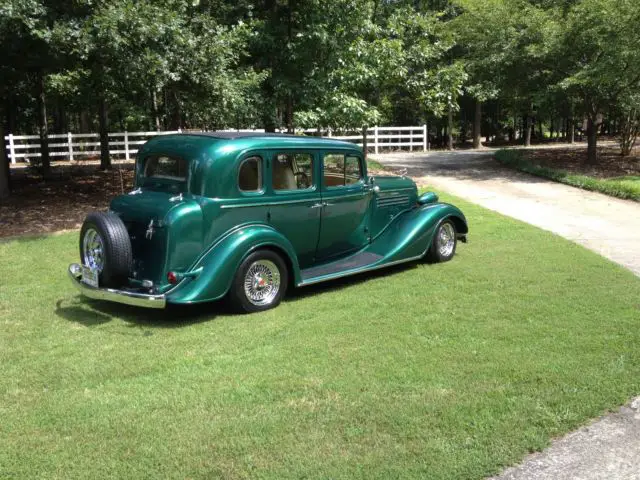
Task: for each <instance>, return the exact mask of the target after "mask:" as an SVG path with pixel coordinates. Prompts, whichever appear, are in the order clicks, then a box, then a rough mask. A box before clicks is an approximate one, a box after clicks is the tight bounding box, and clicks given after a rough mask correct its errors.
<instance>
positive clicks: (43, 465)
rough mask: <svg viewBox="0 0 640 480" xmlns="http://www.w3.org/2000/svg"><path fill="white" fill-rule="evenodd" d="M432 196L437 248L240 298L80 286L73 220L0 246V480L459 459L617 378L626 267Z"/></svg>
mask: <svg viewBox="0 0 640 480" xmlns="http://www.w3.org/2000/svg"><path fill="white" fill-rule="evenodd" d="M442 197H444V199H445V200H451V199H450V197H448V196H446V195H442ZM454 201H455V203H456V204H458V205H459V206H460V207H461V208H462V209H463V210H464V212H465V213H466V214H467V216H468V218H469V223H470V228H471V233H470V243H469V244H467V245H460V246H459V250H458V254H457V256H456V257H455V258H454V260H453V261H452V262H449V263H446V264H438V265H427V264H413V265H410V266H405V267H402V268H395V269H393V270H392V271H387V272H380V273H378V274H376V275H369V276H363V277H356V278H350V279H349V280H344V281H341V282H337V283H336V282H334V283H330V284H324V285H320V286H317V287H313V288H312V287H310V288H307V289H301V290H298V291H297V293H296V295H294V296H290V297H289V298H288V299H287V300H286V301H285V302H284V303H283V304H282V305H281V306H280V307H279V308H277V309H275V310H271V311H268V312H264V313H260V314H254V315H244V316H236V315H231V314H228V313H226V310H225V308H224V307H223V306H221V305H220V304H213V305H206V306H204V307H198V308H189V309H170V310H168V311H166V312H165V313H163V312H157V311H146V310H137V309H135V308H128V307H124V306H117V305H113V304H104V303H98V302H92V303H90V302H89V301H87V300H83V299H82V298H80V297H79V296H77V295H76V293H75V291H74V290H73V287H72V286H71V285H70V284H69V281H68V280H67V277H66V267H67V265H68V264H69V263H70V262H72V261H76V260H77V255H78V254H77V234H76V233H68V234H62V235H54V236H49V237H46V238H41V239H33V238H31V239H24V240H20V241H11V242H5V243H0V272H1V273H2V277H1V279H0V332H1V333H0V478H60V479H68V478H104V477H111V478H136V479H141V478H153V479H155V478H217V477H221V478H249V477H251V478H273V479H282V478H345V479H352V478H363V479H371V478H382V479H387V478H400V477H401V478H442V479H454V478H464V479H468V478H481V477H483V476H485V475H489V474H492V473H495V472H498V471H499V470H500V469H501V468H502V467H503V466H506V465H509V464H512V463H513V462H518V461H519V460H521V459H522V458H523V456H524V455H525V454H526V453H527V452H531V451H534V450H539V449H542V448H543V447H545V446H546V445H548V444H549V441H550V439H551V438H553V437H555V436H558V435H562V434H564V433H566V432H567V431H569V430H572V429H574V428H576V427H578V426H579V425H581V424H584V423H585V422H587V421H588V419H591V418H594V417H596V416H598V415H600V414H602V413H604V412H606V411H607V410H609V409H613V408H615V407H617V406H618V405H620V404H622V403H624V402H625V401H627V400H628V399H629V398H630V397H631V396H633V395H636V394H638V393H639V392H640V349H639V348H638V345H640V328H639V327H640V279H638V278H636V277H634V276H633V275H632V274H631V273H630V272H628V271H626V270H624V269H622V268H620V267H618V266H616V265H614V264H612V263H610V262H609V261H607V260H605V259H603V258H601V257H599V256H597V255H595V254H593V253H591V252H589V251H587V250H585V249H584V248H582V247H580V246H577V245H574V244H572V243H569V242H567V241H565V240H563V239H561V238H559V237H556V236H554V235H552V234H550V233H547V232H544V231H541V230H538V229H536V228H533V227H531V226H528V225H525V224H523V223H520V222H517V221H514V220H510V219H507V218H505V217H502V216H500V215H497V214H495V213H492V212H489V211H487V210H484V209H482V208H480V207H477V206H474V205H471V204H469V203H466V202H464V201H461V200H457V199H454Z"/></svg>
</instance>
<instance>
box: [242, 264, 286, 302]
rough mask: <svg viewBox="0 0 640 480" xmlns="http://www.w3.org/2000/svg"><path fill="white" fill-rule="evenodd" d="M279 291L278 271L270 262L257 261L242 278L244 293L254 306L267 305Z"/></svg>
mask: <svg viewBox="0 0 640 480" xmlns="http://www.w3.org/2000/svg"><path fill="white" fill-rule="evenodd" d="M279 291H280V270H279V269H278V267H277V265H276V264H275V263H273V262H272V261H271V260H266V259H262V260H257V261H255V262H253V263H252V264H251V265H250V266H249V268H248V269H247V273H246V274H245V276H244V293H245V295H246V297H247V300H249V302H251V303H252V304H253V305H256V306H264V305H269V304H271V303H272V302H273V300H274V299H275V298H276V296H277V295H278V292H279Z"/></svg>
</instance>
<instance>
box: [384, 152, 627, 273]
mask: <svg viewBox="0 0 640 480" xmlns="http://www.w3.org/2000/svg"><path fill="white" fill-rule="evenodd" d="M493 154H494V150H479V151H473V150H468V151H457V152H429V153H395V154H384V155H375V156H374V158H375V159H376V160H377V161H379V162H380V163H382V164H383V165H385V166H386V167H389V168H391V169H393V170H398V171H400V170H404V169H406V170H407V175H409V176H411V177H413V178H414V179H415V180H416V182H417V183H418V184H421V185H429V186H432V187H435V188H436V189H439V190H443V191H446V192H449V193H451V194H453V195H456V196H458V197H461V198H464V199H466V200H469V201H471V202H473V203H477V204H478V205H482V206H483V207H486V208H489V209H490V210H495V211H496V212H499V213H502V214H504V215H508V216H510V217H513V218H517V219H518V220H522V221H524V222H527V223H530V224H532V225H535V226H537V227H540V228H542V229H544V230H549V231H551V232H554V233H556V234H558V235H560V236H562V237H565V238H567V239H569V240H572V241H574V242H576V243H579V244H581V245H584V246H585V247H587V248H589V249H591V250H593V251H595V252H597V253H599V254H600V255H602V256H604V257H606V258H608V259H610V260H612V261H614V262H616V263H618V264H620V265H622V266H624V267H626V268H628V269H630V270H631V271H632V272H634V273H635V274H636V275H638V276H640V204H639V203H637V202H633V201H629V200H620V199H617V198H613V197H608V196H606V195H602V194H600V193H595V192H589V191H586V190H581V189H578V188H574V187H570V186H568V185H563V184H560V183H556V182H552V181H549V180H546V179H543V178H539V177H535V176H532V175H528V174H526V173H521V172H517V171H515V170H511V169H508V168H505V167H503V166H501V165H500V164H499V163H498V162H497V161H496V160H494V159H493ZM471 241H473V236H472V237H471Z"/></svg>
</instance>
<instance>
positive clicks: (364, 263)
mask: <svg viewBox="0 0 640 480" xmlns="http://www.w3.org/2000/svg"><path fill="white" fill-rule="evenodd" d="M381 259H382V255H378V254H377V253H371V252H359V253H356V254H354V255H351V256H350V257H347V258H343V259H340V260H337V261H335V262H330V263H325V264H324V265H318V266H317V267H312V268H307V269H305V270H302V271H301V272H300V277H301V278H302V282H301V283H300V285H309V284H311V283H317V282H322V281H324V280H330V279H332V278H337V277H342V276H344V275H348V274H349V273H357V272H360V271H364V270H368V269H369V267H372V266H373V265H375V264H376V263H378V262H379V261H380V260H381Z"/></svg>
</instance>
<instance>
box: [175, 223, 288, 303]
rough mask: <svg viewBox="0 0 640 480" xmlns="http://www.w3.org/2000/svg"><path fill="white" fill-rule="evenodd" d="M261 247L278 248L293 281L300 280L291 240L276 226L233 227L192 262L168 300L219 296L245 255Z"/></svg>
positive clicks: (190, 301) (194, 299)
mask: <svg viewBox="0 0 640 480" xmlns="http://www.w3.org/2000/svg"><path fill="white" fill-rule="evenodd" d="M259 248H270V249H273V250H276V251H277V252H278V253H280V255H282V256H283V257H284V258H283V260H284V261H285V263H286V264H287V265H288V266H289V267H290V274H291V275H292V276H293V280H294V282H296V284H297V283H299V282H300V267H299V265H298V258H297V256H296V254H295V250H294V249H293V246H292V245H291V243H290V242H289V241H288V240H287V239H286V238H285V237H284V236H282V235H281V234H280V233H279V232H278V231H276V230H275V229H274V228H273V227H271V226H269V225H265V224H254V225H243V226H240V227H236V228H234V229H233V230H232V231H230V232H228V233H227V234H225V235H224V236H223V237H222V238H221V239H219V240H216V242H214V243H213V245H211V246H210V247H209V248H208V249H207V251H206V252H205V253H204V254H203V255H202V256H201V257H200V258H199V259H198V260H197V261H196V262H195V263H194V264H193V265H192V267H191V268H190V269H189V271H190V272H196V271H198V270H199V269H202V270H200V273H199V274H198V275H197V276H195V277H193V278H189V277H188V276H187V277H186V278H184V280H182V281H181V282H180V284H178V286H176V287H175V288H174V289H173V290H171V291H170V292H169V293H168V294H167V301H168V302H169V303H197V302H206V301H211V300H217V299H219V298H222V297H223V296H224V295H226V293H227V292H228V291H229V288H230V287H231V283H232V281H233V277H234V275H235V273H236V271H237V270H238V267H239V266H240V264H241V263H242V261H243V260H244V258H245V257H246V256H247V255H249V254H250V253H251V252H253V251H255V250H257V249H259Z"/></svg>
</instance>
